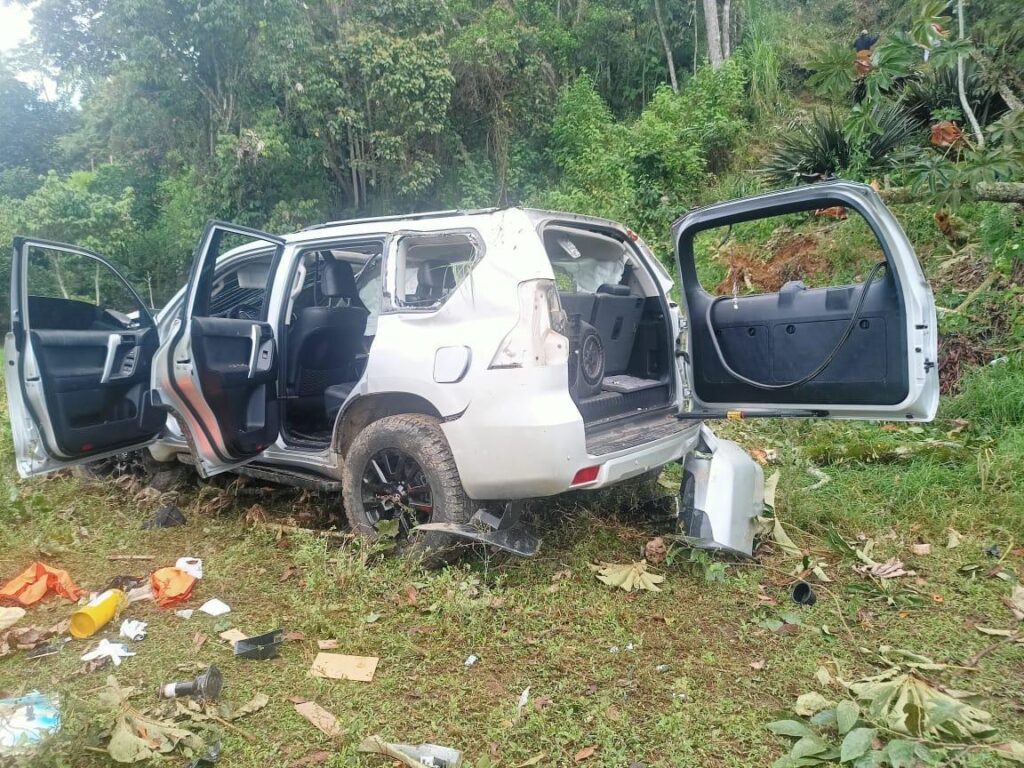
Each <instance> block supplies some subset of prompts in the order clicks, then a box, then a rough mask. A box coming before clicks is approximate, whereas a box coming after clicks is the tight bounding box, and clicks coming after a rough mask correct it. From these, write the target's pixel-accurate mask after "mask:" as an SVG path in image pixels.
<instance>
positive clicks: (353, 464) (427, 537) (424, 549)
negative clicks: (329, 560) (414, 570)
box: [342, 414, 473, 568]
mask: <svg viewBox="0 0 1024 768" xmlns="http://www.w3.org/2000/svg"><path fill="white" fill-rule="evenodd" d="M395 455H402V456H404V457H405V458H406V459H411V460H412V462H414V463H415V465H416V466H417V467H418V469H419V470H421V471H422V476H420V475H414V476H415V477H417V478H420V480H418V481H416V482H413V483H410V485H415V486H416V487H417V488H423V487H424V485H423V482H422V481H423V480H425V482H426V486H429V492H430V497H429V500H430V505H429V512H427V510H426V509H425V508H423V507H424V505H422V504H421V505H420V507H419V508H417V509H415V512H416V513H417V514H418V515H420V516H421V517H418V518H417V519H416V521H415V522H417V523H423V522H428V521H429V522H431V523H466V522H468V521H469V519H470V517H471V516H472V514H473V506H472V502H471V500H470V498H469V497H468V496H467V495H466V491H465V489H464V488H463V487H462V481H461V479H460V478H459V470H458V468H457V467H456V466H455V458H454V457H453V456H452V451H451V448H450V447H449V446H448V441H447V440H446V439H445V436H444V433H443V432H442V431H441V425H440V422H438V420H437V419H436V418H433V417H431V416H426V415H422V414H400V415H397V416H386V417H385V418H383V419H380V420H378V421H375V422H373V423H371V424H370V425H368V426H367V427H366V428H365V429H363V430H362V431H361V432H360V433H359V434H358V435H357V436H356V438H355V439H354V440H353V441H352V444H351V445H350V446H349V449H348V452H347V453H346V455H345V460H344V464H343V467H342V495H343V498H344V503H345V514H346V516H347V517H348V521H349V524H350V525H351V526H352V531H353V532H354V533H356V534H358V535H359V536H361V537H362V538H363V539H364V540H366V541H370V542H373V541H377V540H378V539H379V538H380V534H379V533H378V531H377V528H376V525H377V522H379V521H380V520H381V519H384V518H385V515H386V514H387V511H386V510H382V508H381V507H377V506H376V505H375V503H373V502H369V503H368V501H369V497H370V496H371V494H372V493H373V491H372V486H371V482H375V481H376V478H380V480H381V482H382V483H383V482H384V477H386V476H389V472H388V471H386V470H385V471H384V472H381V469H382V468H383V467H381V466H380V465H381V464H383V463H384V461H385V459H388V457H392V456H395ZM373 461H377V466H374V464H372V462H373ZM402 466H406V467H408V465H402ZM368 472H369V473H373V474H372V475H370V476H369V477H368V475H367V473H368ZM381 475H383V476H384V477H382V476H381ZM389 487H392V486H389ZM396 487H397V486H396ZM376 498H380V495H377V496H376ZM424 498H425V497H423V496H422V495H421V496H418V497H416V498H415V499H414V498H413V497H412V496H410V497H409V499H408V501H409V502H410V503H412V502H413V501H420V502H422V501H423V499H424ZM403 509H411V507H405V506H403ZM392 514H394V510H392ZM407 518H408V514H406V515H405V517H403V520H407ZM411 522H412V521H407V522H405V523H404V524H405V525H406V527H410V526H411ZM463 544H464V542H463V540H460V539H458V538H457V537H454V536H450V535H446V534H442V533H434V532H431V533H417V534H414V535H413V536H412V537H410V538H400V539H399V540H398V542H397V549H398V551H399V552H400V553H401V554H402V555H404V556H406V557H410V558H413V559H416V560H419V561H420V562H421V564H422V565H423V566H424V567H426V568H439V567H441V566H443V565H445V564H447V563H449V562H451V561H452V560H453V559H455V558H456V557H457V556H458V554H459V553H460V551H461V550H463V549H464V547H463V546H462V545H463Z"/></svg>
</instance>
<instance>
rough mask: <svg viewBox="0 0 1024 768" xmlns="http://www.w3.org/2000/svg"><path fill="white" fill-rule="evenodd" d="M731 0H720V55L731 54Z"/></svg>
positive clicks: (724, 56) (726, 55) (728, 55)
mask: <svg viewBox="0 0 1024 768" xmlns="http://www.w3.org/2000/svg"><path fill="white" fill-rule="evenodd" d="M731 15H732V0H722V57H723V58H725V59H728V58H729V57H730V56H732V18H731Z"/></svg>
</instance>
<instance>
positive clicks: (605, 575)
mask: <svg viewBox="0 0 1024 768" xmlns="http://www.w3.org/2000/svg"><path fill="white" fill-rule="evenodd" d="M590 567H591V569H592V570H593V571H595V572H596V574H595V575H596V576H597V578H598V581H602V582H604V583H605V584H607V585H608V586H610V587H619V588H620V589H622V590H624V591H626V592H632V591H634V590H640V589H646V590H650V591H651V592H660V591H661V589H660V588H659V587H658V586H657V585H658V584H660V583H661V582H663V581H664V580H665V577H664V576H660V575H658V574H655V573H650V572H648V570H647V561H646V560H640V561H639V562H636V563H601V565H591V566H590Z"/></svg>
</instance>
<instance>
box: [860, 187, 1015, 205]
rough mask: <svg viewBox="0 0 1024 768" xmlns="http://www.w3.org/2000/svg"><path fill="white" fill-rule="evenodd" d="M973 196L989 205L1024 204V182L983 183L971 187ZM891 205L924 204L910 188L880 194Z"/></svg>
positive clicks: (897, 188)
mask: <svg viewBox="0 0 1024 768" xmlns="http://www.w3.org/2000/svg"><path fill="white" fill-rule="evenodd" d="M970 191H971V196H972V197H973V198H974V199H975V200H981V201H984V202H989V203H1015V204H1018V205H1020V204H1022V203H1024V182H1019V181H982V182H979V183H977V184H975V185H974V186H973V187H971V190H970ZM878 194H879V195H880V196H881V198H882V199H883V200H884V201H885V202H886V203H888V204H889V205H903V204H907V203H920V202H924V199H923V196H922V195H920V194H914V193H913V192H912V191H911V189H910V187H894V188H893V189H883V190H881V191H880V192H879V193H878Z"/></svg>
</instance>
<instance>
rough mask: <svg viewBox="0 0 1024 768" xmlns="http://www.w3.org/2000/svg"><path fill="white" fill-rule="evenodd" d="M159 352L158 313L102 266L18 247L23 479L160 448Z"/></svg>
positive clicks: (14, 359)
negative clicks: (153, 388)
mask: <svg viewBox="0 0 1024 768" xmlns="http://www.w3.org/2000/svg"><path fill="white" fill-rule="evenodd" d="M157 345H158V338H157V329H156V327H155V326H154V324H153V319H152V317H151V316H150V314H149V312H147V311H146V308H145V306H144V305H143V303H142V301H141V300H140V299H139V297H138V295H137V294H136V293H135V291H133V290H132V288H131V286H129V285H128V283H127V282H126V281H125V279H124V278H123V277H122V276H121V274H120V273H119V272H118V271H117V270H116V269H114V267H112V266H111V265H110V264H108V263H107V262H106V261H104V260H103V258H101V257H100V256H98V255H96V254H95V253H91V252H90V251H87V250H85V249H83V248H78V247H76V246H73V245H64V244H62V243H51V242H47V241H45V240H36V239H31V238H22V237H18V238H15V240H14V253H13V257H12V260H11V330H10V332H9V333H8V334H7V338H6V344H5V350H4V355H5V365H4V373H5V374H6V375H5V378H6V381H7V404H8V408H9V409H10V415H11V431H12V433H13V435H14V447H15V454H16V460H17V466H18V473H19V474H20V475H21V476H22V477H27V476H29V475H37V474H42V473H44V472H50V471H52V470H55V469H59V468H61V467H67V466H71V465H73V464H81V463H84V462H87V461H91V460H94V459H98V458H102V457H104V456H108V455H112V454H116V453H120V452H121V451H127V450H132V449H135V448H141V447H143V446H145V445H147V444H148V443H150V442H152V440H153V439H154V438H155V437H156V436H157V434H158V433H159V431H160V429H161V427H162V425H163V423H164V414H163V413H162V412H161V411H160V410H158V409H156V408H154V407H153V405H152V402H151V401H150V396H149V383H150V366H151V363H152V358H153V354H154V352H155V351H156V349H157Z"/></svg>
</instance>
